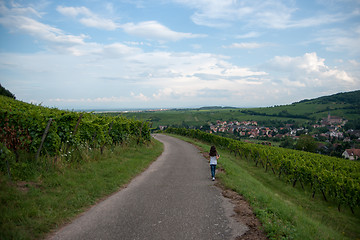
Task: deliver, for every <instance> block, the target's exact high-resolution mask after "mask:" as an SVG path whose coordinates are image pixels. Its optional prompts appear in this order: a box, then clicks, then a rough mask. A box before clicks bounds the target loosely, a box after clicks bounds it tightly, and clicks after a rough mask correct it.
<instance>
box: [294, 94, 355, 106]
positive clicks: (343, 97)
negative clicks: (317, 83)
mask: <svg viewBox="0 0 360 240" xmlns="http://www.w3.org/2000/svg"><path fill="white" fill-rule="evenodd" d="M304 102H306V103H320V104H327V103H345V104H356V105H360V90H356V91H352V92H342V93H337V94H334V95H330V96H324V97H319V98H315V99H312V100H308V99H306V100H302V101H300V102H299V103H304Z"/></svg>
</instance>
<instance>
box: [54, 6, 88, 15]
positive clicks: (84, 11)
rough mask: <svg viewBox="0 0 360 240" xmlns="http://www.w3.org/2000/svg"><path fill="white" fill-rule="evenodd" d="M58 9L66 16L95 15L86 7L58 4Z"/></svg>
mask: <svg viewBox="0 0 360 240" xmlns="http://www.w3.org/2000/svg"><path fill="white" fill-rule="evenodd" d="M56 10H57V11H58V12H59V13H61V14H62V15H64V16H68V17H77V16H78V15H85V16H93V15H94V14H93V13H92V12H91V11H90V10H89V9H88V8H86V7H63V6H58V7H57V8H56Z"/></svg>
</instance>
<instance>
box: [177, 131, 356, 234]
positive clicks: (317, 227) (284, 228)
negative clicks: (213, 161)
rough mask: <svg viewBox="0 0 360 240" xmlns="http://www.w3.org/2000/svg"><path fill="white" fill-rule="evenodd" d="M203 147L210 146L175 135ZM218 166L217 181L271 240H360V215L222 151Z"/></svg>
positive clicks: (208, 147)
mask: <svg viewBox="0 0 360 240" xmlns="http://www.w3.org/2000/svg"><path fill="white" fill-rule="evenodd" d="M172 136H174V137H178V138H180V139H182V140H185V141H188V142H190V143H193V144H195V145H196V146H198V147H200V148H201V149H202V150H203V151H204V152H208V151H209V149H210V145H209V144H205V143H202V142H199V141H197V140H194V139H189V138H185V137H182V136H177V135H172ZM219 152H220V155H221V158H220V159H219V165H220V167H222V168H223V169H224V172H220V173H218V174H217V179H218V180H219V181H220V182H221V184H223V185H224V186H225V187H226V188H229V189H231V190H234V191H236V192H237V193H239V194H241V195H242V196H243V197H245V198H246V200H247V201H248V202H249V203H250V205H251V206H252V208H253V211H254V213H255V215H256V216H257V217H258V218H259V220H260V221H261V223H262V226H263V228H264V231H265V232H266V234H267V237H268V238H269V239H302V240H304V239H360V228H359V226H360V213H359V209H357V210H356V212H355V214H352V213H351V212H350V210H349V209H348V208H346V207H343V208H342V210H341V212H339V211H338V210H337V206H336V205H335V204H333V203H331V202H325V201H324V200H323V199H322V196H320V195H317V196H315V198H312V197H311V192H309V191H308V190H307V189H306V187H305V190H303V189H301V187H300V186H298V187H295V188H294V187H292V185H291V184H287V183H286V182H284V181H282V180H281V179H279V178H278V177H277V176H276V175H274V174H273V173H272V172H271V170H270V171H268V172H265V170H264V169H263V168H260V167H256V166H255V164H254V163H253V161H250V160H246V159H240V158H239V157H235V156H234V155H231V154H230V153H229V152H228V151H226V150H221V149H220V151H219Z"/></svg>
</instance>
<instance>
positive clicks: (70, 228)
mask: <svg viewBox="0 0 360 240" xmlns="http://www.w3.org/2000/svg"><path fill="white" fill-rule="evenodd" d="M155 138H156V139H157V140H159V141H161V142H163V143H164V152H163V154H162V155H161V156H160V157H159V158H158V159H157V160H156V161H155V162H154V163H153V164H151V165H150V167H149V168H148V169H147V170H146V171H145V172H143V173H142V174H141V175H139V176H138V177H136V178H135V179H133V180H132V181H131V183H130V184H129V185H128V186H127V187H126V188H124V189H122V190H121V191H119V192H117V193H116V194H113V195H112V196H111V197H109V198H107V199H106V200H104V201H102V202H101V203H99V204H97V205H96V206H94V207H92V208H91V209H90V210H89V211H87V212H86V213H84V214H82V215H81V216H80V217H78V218H77V219H75V220H74V221H73V222H72V223H71V224H69V225H67V226H65V227H63V228H62V229H60V230H59V231H58V232H56V233H55V234H53V235H52V236H51V237H50V238H49V239H52V240H55V239H124V240H127V239H129V240H130V239H131V240H135V239H136V240H137V239H141V240H142V239H156V240H159V239H166V240H171V239H176V240H177V239H179V240H186V239H197V240H199V239H234V238H235V237H236V236H238V235H241V234H243V233H245V232H246V231H247V227H246V226H244V225H242V224H241V223H238V222H236V221H235V220H234V219H233V218H232V217H231V215H232V214H233V206H232V204H231V203H230V202H229V200H228V199H226V198H224V197H223V196H222V195H221V190H220V189H218V188H217V187H215V186H214V182H212V181H211V180H210V170H209V166H208V162H207V161H206V159H204V157H203V156H202V155H201V154H200V152H199V151H198V150H197V149H196V148H195V147H194V146H193V145H191V144H189V143H186V142H184V141H181V140H179V139H176V138H172V137H169V136H165V135H160V134H158V135H156V136H155Z"/></svg>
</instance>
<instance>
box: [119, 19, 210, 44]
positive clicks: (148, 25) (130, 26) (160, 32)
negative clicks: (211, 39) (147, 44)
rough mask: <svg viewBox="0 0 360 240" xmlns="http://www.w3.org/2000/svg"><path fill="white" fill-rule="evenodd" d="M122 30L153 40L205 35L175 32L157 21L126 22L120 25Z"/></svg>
mask: <svg viewBox="0 0 360 240" xmlns="http://www.w3.org/2000/svg"><path fill="white" fill-rule="evenodd" d="M121 27H122V28H123V29H124V31H125V32H126V33H128V34H130V35H134V36H139V37H144V38H147V39H153V40H165V41H166V40H168V41H178V40H181V39H187V38H199V37H205V36H206V35H203V34H193V33H182V32H175V31H173V30H171V29H169V28H167V27H166V26H164V25H162V24H160V23H158V22H157V21H146V22H140V23H137V24H135V23H126V24H123V25H121Z"/></svg>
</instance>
